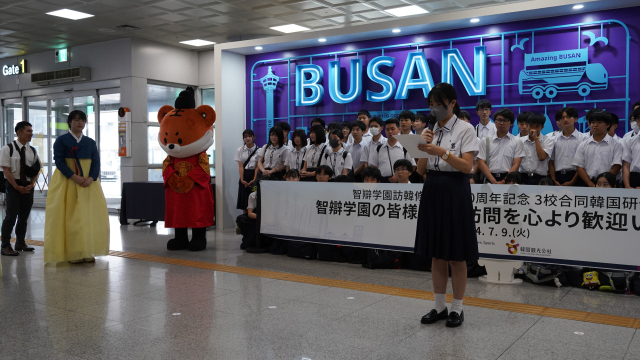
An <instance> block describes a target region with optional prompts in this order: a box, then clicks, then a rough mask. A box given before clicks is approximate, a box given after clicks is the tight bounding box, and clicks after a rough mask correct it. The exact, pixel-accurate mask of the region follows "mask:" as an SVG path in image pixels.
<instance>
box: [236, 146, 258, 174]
mask: <svg viewBox="0 0 640 360" xmlns="http://www.w3.org/2000/svg"><path fill="white" fill-rule="evenodd" d="M257 146H258V145H256V144H253V147H251V148H248V147H247V145H242V146H241V147H239V148H238V150H236V157H235V158H234V159H233V160H235V161H238V162H239V163H241V164H244V162H245V161H247V158H248V157H249V155H251V153H253V151H254V150H256V149H257ZM259 152H260V150H258V151H256V152H255V154H253V156H252V157H251V160H249V162H248V163H247V166H245V167H244V168H245V169H246V170H254V169H255V168H256V164H257V163H258V157H259V155H258V153H259Z"/></svg>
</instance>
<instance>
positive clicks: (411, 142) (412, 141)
mask: <svg viewBox="0 0 640 360" xmlns="http://www.w3.org/2000/svg"><path fill="white" fill-rule="evenodd" d="M394 138H396V139H397V140H398V142H399V143H400V145H402V146H403V147H404V148H405V149H407V152H408V153H409V155H411V157H412V158H414V159H426V158H430V157H432V156H431V155H429V154H427V153H426V152H424V151H422V150H420V149H418V144H426V143H427V142H426V141H425V140H424V139H423V138H422V135H418V134H404V135H396V136H394Z"/></svg>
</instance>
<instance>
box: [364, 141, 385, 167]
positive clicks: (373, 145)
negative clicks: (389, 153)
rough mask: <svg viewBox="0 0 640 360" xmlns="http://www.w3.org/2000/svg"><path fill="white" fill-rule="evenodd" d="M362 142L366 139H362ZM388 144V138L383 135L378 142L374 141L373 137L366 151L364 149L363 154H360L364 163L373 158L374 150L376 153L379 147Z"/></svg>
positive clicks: (365, 148)
mask: <svg viewBox="0 0 640 360" xmlns="http://www.w3.org/2000/svg"><path fill="white" fill-rule="evenodd" d="M362 141H364V137H363V138H362ZM386 143H387V138H386V137H384V136H382V135H380V138H379V139H378V141H373V137H371V139H370V140H369V142H367V144H366V145H365V147H364V149H362V154H360V160H362V162H367V163H368V162H369V156H371V151H372V149H373V151H375V149H376V148H377V147H378V145H383V144H386Z"/></svg>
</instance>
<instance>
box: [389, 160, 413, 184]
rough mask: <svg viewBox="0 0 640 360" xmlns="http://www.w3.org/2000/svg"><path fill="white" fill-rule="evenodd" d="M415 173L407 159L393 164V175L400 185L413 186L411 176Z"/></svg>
mask: <svg viewBox="0 0 640 360" xmlns="http://www.w3.org/2000/svg"><path fill="white" fill-rule="evenodd" d="M411 172H413V165H411V162H410V161H409V160H406V159H400V160H398V161H396V162H395V164H393V174H394V177H395V178H396V179H397V180H398V184H411V182H410V181H409V176H411Z"/></svg>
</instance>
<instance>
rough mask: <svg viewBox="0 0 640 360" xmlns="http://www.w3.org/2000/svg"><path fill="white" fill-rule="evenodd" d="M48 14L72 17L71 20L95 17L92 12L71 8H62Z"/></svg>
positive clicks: (66, 17)
mask: <svg viewBox="0 0 640 360" xmlns="http://www.w3.org/2000/svg"><path fill="white" fill-rule="evenodd" d="M47 15H53V16H58V17H61V18H65V19H71V20H80V19H86V18H90V17H93V15H91V14H87V13H83V12H80V11H75V10H69V9H62V10H56V11H52V12H48V13H47Z"/></svg>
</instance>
